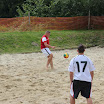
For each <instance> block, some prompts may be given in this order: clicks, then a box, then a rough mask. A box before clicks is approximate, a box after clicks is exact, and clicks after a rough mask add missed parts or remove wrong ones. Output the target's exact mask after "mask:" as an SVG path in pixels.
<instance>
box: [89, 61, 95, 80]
mask: <svg viewBox="0 0 104 104" xmlns="http://www.w3.org/2000/svg"><path fill="white" fill-rule="evenodd" d="M94 70H95V67H94V64H93V62H92V61H91V60H90V75H91V78H92V80H93V78H94Z"/></svg>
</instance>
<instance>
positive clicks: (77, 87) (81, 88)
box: [73, 80, 91, 99]
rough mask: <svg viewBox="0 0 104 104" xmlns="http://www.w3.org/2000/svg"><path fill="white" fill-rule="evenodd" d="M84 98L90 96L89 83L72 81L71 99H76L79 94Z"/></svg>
mask: <svg viewBox="0 0 104 104" xmlns="http://www.w3.org/2000/svg"><path fill="white" fill-rule="evenodd" d="M80 92H81V95H82V96H83V97H85V98H90V96H91V82H86V81H79V80H74V81H73V97H74V98H76V99H77V97H78V95H79V93H80Z"/></svg>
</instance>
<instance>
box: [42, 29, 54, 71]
mask: <svg viewBox="0 0 104 104" xmlns="http://www.w3.org/2000/svg"><path fill="white" fill-rule="evenodd" d="M49 36H50V32H49V31H46V33H45V34H44V35H43V36H42V38H41V51H42V52H43V53H44V54H45V55H46V56H47V58H48V60H47V64H46V69H48V66H49V64H50V65H51V68H52V69H53V61H52V58H53V54H52V53H51V51H50V50H49V48H53V49H54V48H55V46H51V45H49Z"/></svg>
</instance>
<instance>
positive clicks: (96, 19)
mask: <svg viewBox="0 0 104 104" xmlns="http://www.w3.org/2000/svg"><path fill="white" fill-rule="evenodd" d="M30 20H31V22H30V24H29V18H28V17H16V18H0V26H6V27H11V28H13V29H20V30H23V31H25V30H30V29H31V30H37V29H40V30H44V29H51V30H81V29H87V28H88V16H78V17H33V16H31V17H30ZM90 27H91V29H104V16H91V24H90Z"/></svg>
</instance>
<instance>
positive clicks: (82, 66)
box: [72, 55, 94, 82]
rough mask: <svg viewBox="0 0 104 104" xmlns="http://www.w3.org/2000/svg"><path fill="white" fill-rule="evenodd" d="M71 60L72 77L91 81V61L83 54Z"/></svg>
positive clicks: (92, 68)
mask: <svg viewBox="0 0 104 104" xmlns="http://www.w3.org/2000/svg"><path fill="white" fill-rule="evenodd" d="M72 61H73V62H72V64H73V70H74V79H75V80H81V81H87V82H91V75H90V71H91V70H94V66H93V63H92V61H91V60H90V59H89V58H88V57H87V56H85V55H78V56H76V57H74V58H73V59H72Z"/></svg>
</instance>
